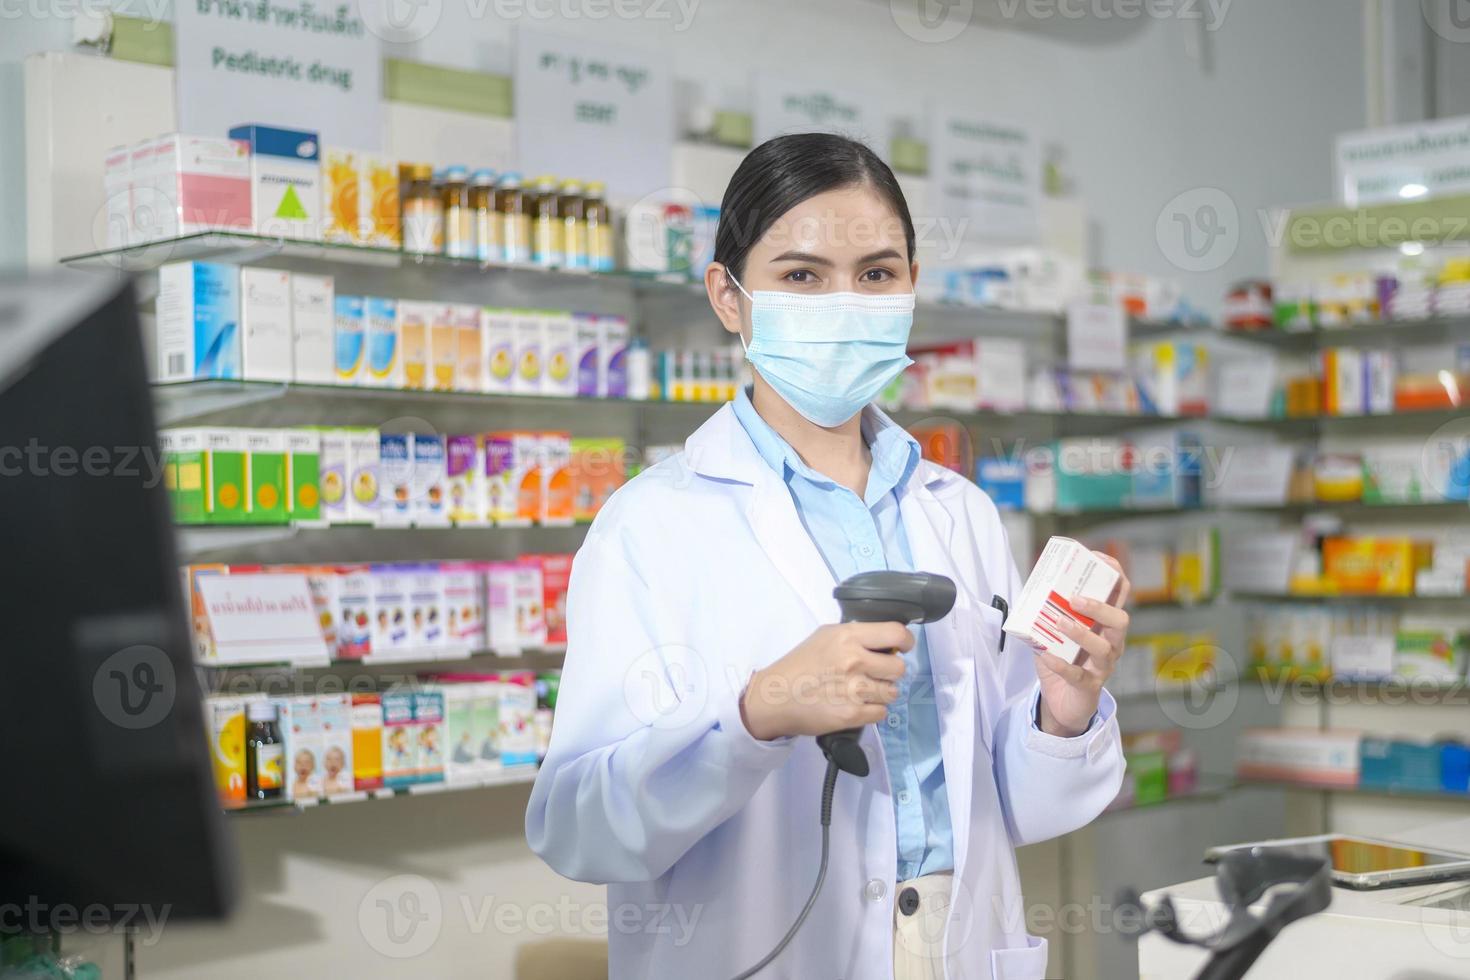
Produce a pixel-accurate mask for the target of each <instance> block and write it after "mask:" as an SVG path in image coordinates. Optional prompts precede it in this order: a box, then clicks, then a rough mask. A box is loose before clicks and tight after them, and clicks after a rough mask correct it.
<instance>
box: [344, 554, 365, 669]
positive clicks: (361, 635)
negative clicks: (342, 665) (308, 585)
mask: <svg viewBox="0 0 1470 980" xmlns="http://www.w3.org/2000/svg"><path fill="white" fill-rule="evenodd" d="M336 571H337V575H336V600H337V601H336V617H337V657H338V658H339V659H342V660H361V659H362V658H363V657H366V656H368V655H369V654H370V653H372V652H373V576H372V569H371V567H370V566H367V565H345V566H342V567H339V568H338V569H337V570H336Z"/></svg>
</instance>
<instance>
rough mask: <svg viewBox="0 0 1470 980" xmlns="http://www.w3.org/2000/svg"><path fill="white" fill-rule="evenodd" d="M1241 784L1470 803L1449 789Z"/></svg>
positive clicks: (1290, 782) (1468, 797)
mask: <svg viewBox="0 0 1470 980" xmlns="http://www.w3.org/2000/svg"><path fill="white" fill-rule="evenodd" d="M1238 785H1241V786H1254V787H1258V788H1261V789H1287V790H1298V791H1301V792H1306V793H1348V794H1354V795H1360V796H1382V797H1390V798H1393V799H1409V800H1436V801H1442V802H1446V803H1470V793H1453V792H1450V791H1449V790H1427V789H1394V788H1390V787H1386V786H1384V787H1379V786H1322V785H1319V784H1317V783H1311V782H1307V781H1305V780H1293V779H1255V778H1248V779H1247V778H1243V779H1241V780H1240V781H1239V784H1238Z"/></svg>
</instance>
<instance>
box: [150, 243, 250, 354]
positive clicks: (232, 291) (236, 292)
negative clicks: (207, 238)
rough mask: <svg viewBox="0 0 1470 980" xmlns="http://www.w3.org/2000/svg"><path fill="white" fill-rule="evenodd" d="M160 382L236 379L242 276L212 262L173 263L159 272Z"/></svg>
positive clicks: (236, 269) (157, 304)
mask: <svg viewBox="0 0 1470 980" xmlns="http://www.w3.org/2000/svg"><path fill="white" fill-rule="evenodd" d="M155 310H156V331H157V346H158V361H157V372H158V380H159V381H193V380H196V379H204V378H208V379H225V380H235V379H238V378H239V377H240V376H241V374H240V270H239V269H238V268H237V267H236V266H233V265H223V264H220V263H215V262H172V263H169V264H168V265H165V266H163V267H161V268H160V269H159V270H158V298H157V301H156V306H155Z"/></svg>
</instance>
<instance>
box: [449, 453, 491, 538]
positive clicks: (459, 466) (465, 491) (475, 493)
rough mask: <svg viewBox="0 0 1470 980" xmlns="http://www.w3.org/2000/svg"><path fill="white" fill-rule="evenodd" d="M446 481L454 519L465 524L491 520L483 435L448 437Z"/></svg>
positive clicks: (472, 524)
mask: <svg viewBox="0 0 1470 980" xmlns="http://www.w3.org/2000/svg"><path fill="white" fill-rule="evenodd" d="M444 480H445V487H446V494H447V496H448V500H449V519H450V520H451V521H453V522H454V523H455V524H458V525H462V526H475V525H484V524H486V523H488V519H487V517H486V515H485V489H484V484H485V458H484V449H483V447H482V446H481V443H480V437H479V436H473V435H458V436H447V437H445V440H444Z"/></svg>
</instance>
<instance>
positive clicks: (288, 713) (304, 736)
mask: <svg viewBox="0 0 1470 980" xmlns="http://www.w3.org/2000/svg"><path fill="white" fill-rule="evenodd" d="M272 700H273V701H274V702H275V705H276V710H277V712H278V717H279V722H280V727H281V737H282V738H283V739H284V740H285V743H286V744H285V753H286V798H287V799H291V800H303V801H304V800H316V799H320V798H321V795H322V717H321V709H320V707H319V706H318V704H317V700H316V698H314V697H311V696H309V695H302V696H297V697H286V698H273V699H272Z"/></svg>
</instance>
